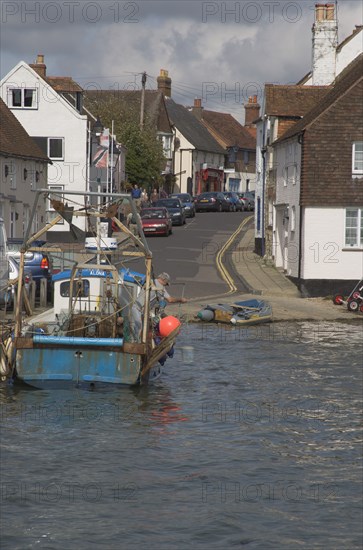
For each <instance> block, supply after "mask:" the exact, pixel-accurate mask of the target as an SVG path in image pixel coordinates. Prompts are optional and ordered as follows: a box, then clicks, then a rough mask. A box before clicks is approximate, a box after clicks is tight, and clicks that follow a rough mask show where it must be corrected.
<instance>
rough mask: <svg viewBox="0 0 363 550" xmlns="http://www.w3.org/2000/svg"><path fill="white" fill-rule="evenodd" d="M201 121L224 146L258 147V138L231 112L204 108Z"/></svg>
mask: <svg viewBox="0 0 363 550" xmlns="http://www.w3.org/2000/svg"><path fill="white" fill-rule="evenodd" d="M201 122H203V124H205V126H206V128H207V129H208V130H209V131H210V132H211V133H212V135H213V136H214V137H215V139H216V140H217V141H218V143H220V145H222V147H224V148H227V147H232V146H234V145H237V146H238V147H240V148H241V149H256V138H253V136H252V135H251V133H250V132H249V131H248V130H247V128H244V126H242V124H240V123H239V122H238V120H236V119H235V118H234V117H233V116H232V115H231V114H229V113H218V112H216V111H206V110H205V109H203V111H202V119H201ZM255 135H256V134H255Z"/></svg>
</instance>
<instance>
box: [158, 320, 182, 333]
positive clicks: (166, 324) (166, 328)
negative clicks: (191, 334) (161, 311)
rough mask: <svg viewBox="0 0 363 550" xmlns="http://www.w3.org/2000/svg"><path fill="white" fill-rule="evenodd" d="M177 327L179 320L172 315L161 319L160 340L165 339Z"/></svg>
mask: <svg viewBox="0 0 363 550" xmlns="http://www.w3.org/2000/svg"><path fill="white" fill-rule="evenodd" d="M178 327H180V321H179V319H177V318H176V317H173V316H172V315H169V316H168V317H163V318H162V319H160V322H159V334H160V336H161V337H162V338H166V337H167V336H169V334H171V333H172V332H173V330H175V329H176V328H178Z"/></svg>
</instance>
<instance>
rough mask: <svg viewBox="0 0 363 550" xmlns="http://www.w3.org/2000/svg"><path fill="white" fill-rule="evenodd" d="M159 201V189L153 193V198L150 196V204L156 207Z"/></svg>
mask: <svg viewBox="0 0 363 550" xmlns="http://www.w3.org/2000/svg"><path fill="white" fill-rule="evenodd" d="M158 200H159V193H158V191H157V189H154V190H153V192H152V193H151V196H150V202H151V204H152V206H154V205H155V203H156V201H158Z"/></svg>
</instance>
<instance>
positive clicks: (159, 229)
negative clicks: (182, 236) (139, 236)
mask: <svg viewBox="0 0 363 550" xmlns="http://www.w3.org/2000/svg"><path fill="white" fill-rule="evenodd" d="M140 215H141V223H142V229H143V231H144V233H145V235H165V237H168V236H169V235H171V234H172V232H173V229H172V222H171V218H170V215H169V212H168V211H167V209H166V208H164V207H160V208H157V207H153V208H143V209H142V210H141V214H140Z"/></svg>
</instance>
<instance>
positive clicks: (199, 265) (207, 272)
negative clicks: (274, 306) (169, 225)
mask: <svg viewBox="0 0 363 550" xmlns="http://www.w3.org/2000/svg"><path fill="white" fill-rule="evenodd" d="M248 215H250V214H248V213H247V212H246V213H245V212H242V213H241V212H203V213H202V212H200V213H198V214H196V216H195V218H192V219H187V222H186V225H184V226H181V227H179V226H173V234H172V235H170V236H169V237H167V238H166V237H157V236H152V237H148V238H147V242H148V245H149V247H150V249H151V251H152V253H153V264H154V270H155V275H158V273H160V272H162V271H166V272H167V273H169V275H170V277H171V280H172V282H171V287H170V294H172V295H173V296H181V295H183V296H185V297H187V298H190V299H196V298H199V297H200V298H203V297H207V296H222V295H223V294H225V293H227V292H228V291H229V286H228V284H227V283H226V281H225V280H223V278H222V275H221V274H220V271H219V270H218V268H217V256H218V253H221V252H223V251H222V250H221V249H222V247H223V245H224V244H225V243H226V242H227V241H228V239H230V237H231V235H232V234H233V233H234V232H235V231H236V230H237V228H238V227H239V226H240V224H241V223H242V221H243V220H244V219H245V218H246V216H248ZM238 242H239V238H237V239H236V241H235V242H233V243H231V246H230V247H228V250H227V251H226V252H225V253H224V254H222V257H221V258H220V260H219V263H223V264H224V265H225V266H226V268H227V270H228V273H229V274H231V275H232V278H233V281H234V283H235V285H236V286H237V289H238V290H239V291H241V292H248V289H247V288H246V287H244V286H243V284H242V282H241V281H240V280H239V279H238V277H237V274H236V273H235V272H234V270H233V266H232V264H231V263H230V261H229V259H230V256H231V252H232V250H233V248H234V247H235V246H236V245H238ZM219 255H220V256H221V254H219ZM130 267H131V266H130ZM137 267H138V266H137ZM137 267H136V263H133V264H132V269H136V268H137Z"/></svg>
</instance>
